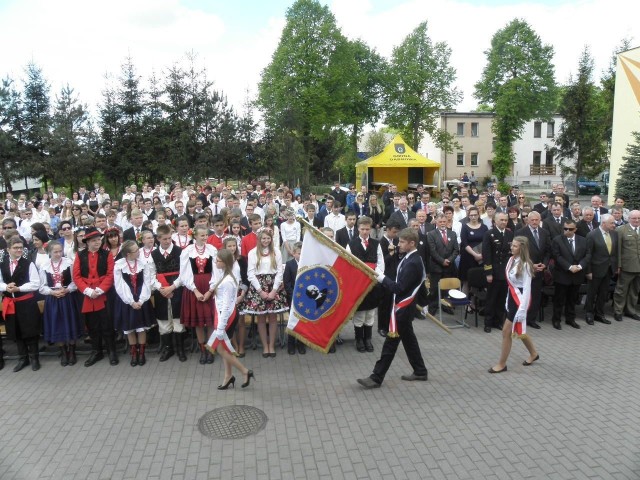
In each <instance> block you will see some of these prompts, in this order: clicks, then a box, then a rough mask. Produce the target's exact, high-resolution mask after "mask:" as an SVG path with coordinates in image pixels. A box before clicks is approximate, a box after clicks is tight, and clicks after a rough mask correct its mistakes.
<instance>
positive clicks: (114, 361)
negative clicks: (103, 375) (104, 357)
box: [109, 348, 120, 367]
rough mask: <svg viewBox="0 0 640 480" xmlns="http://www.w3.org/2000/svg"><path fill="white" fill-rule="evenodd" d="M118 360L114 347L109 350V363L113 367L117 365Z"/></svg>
mask: <svg viewBox="0 0 640 480" xmlns="http://www.w3.org/2000/svg"><path fill="white" fill-rule="evenodd" d="M119 363H120V361H119V360H118V354H117V353H116V349H115V348H114V349H112V350H109V365H111V366H112V367H115V366H116V365H118V364H119Z"/></svg>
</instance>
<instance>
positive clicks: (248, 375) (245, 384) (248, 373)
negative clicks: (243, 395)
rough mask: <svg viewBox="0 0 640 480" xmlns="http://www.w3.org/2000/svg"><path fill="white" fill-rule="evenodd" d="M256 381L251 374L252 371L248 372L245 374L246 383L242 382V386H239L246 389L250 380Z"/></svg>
mask: <svg viewBox="0 0 640 480" xmlns="http://www.w3.org/2000/svg"><path fill="white" fill-rule="evenodd" d="M252 378H253V379H254V380H255V379H256V376H255V375H254V374H253V370H249V371H248V372H247V381H246V382H244V383H243V384H242V385H240V386H241V387H242V388H247V387H248V386H249V384H250V383H251V379H252Z"/></svg>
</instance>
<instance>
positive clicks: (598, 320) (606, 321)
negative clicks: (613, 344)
mask: <svg viewBox="0 0 640 480" xmlns="http://www.w3.org/2000/svg"><path fill="white" fill-rule="evenodd" d="M593 319H594V320H595V321H596V322H600V323H604V324H605V325H611V320H607V319H606V318H604V317H594V318H593Z"/></svg>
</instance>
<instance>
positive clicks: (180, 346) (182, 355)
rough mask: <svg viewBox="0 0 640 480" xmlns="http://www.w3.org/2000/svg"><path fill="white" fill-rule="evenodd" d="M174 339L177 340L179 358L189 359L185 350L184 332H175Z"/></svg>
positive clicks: (184, 360)
mask: <svg viewBox="0 0 640 480" xmlns="http://www.w3.org/2000/svg"><path fill="white" fill-rule="evenodd" d="M173 337H174V340H175V342H176V350H177V351H178V360H180V361H181V362H186V361H187V355H186V354H185V352H184V337H183V334H182V333H175V332H174V334H173Z"/></svg>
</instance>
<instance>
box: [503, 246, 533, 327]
mask: <svg viewBox="0 0 640 480" xmlns="http://www.w3.org/2000/svg"><path fill="white" fill-rule="evenodd" d="M513 262H514V260H513V257H511V258H510V259H509V261H508V262H507V267H506V269H505V272H506V275H505V277H506V279H507V285H508V287H509V295H510V296H511V299H512V300H513V302H514V303H515V304H516V306H517V307H518V311H517V312H516V314H515V316H514V318H513V324H512V325H511V335H512V336H513V337H517V338H523V337H524V336H525V335H526V334H527V311H528V310H529V307H530V306H531V299H530V298H528V299H525V298H524V292H520V289H519V288H518V287H516V286H514V285H513V283H511V281H510V279H509V271H510V270H511V267H512V265H513ZM525 268H526V267H523V275H527V274H526V272H525V271H524V269H525ZM523 301H525V302H526V305H527V309H526V310H523V311H521V310H520V305H521V304H522V302H523ZM506 308H507V311H508V310H509V301H508V299H507V305H506Z"/></svg>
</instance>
